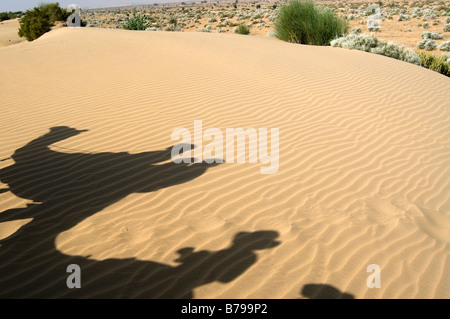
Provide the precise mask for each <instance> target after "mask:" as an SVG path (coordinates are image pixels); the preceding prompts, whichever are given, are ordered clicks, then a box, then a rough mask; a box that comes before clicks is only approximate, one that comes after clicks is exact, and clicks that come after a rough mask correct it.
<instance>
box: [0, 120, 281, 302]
mask: <svg viewBox="0 0 450 319" xmlns="http://www.w3.org/2000/svg"><path fill="white" fill-rule="evenodd" d="M81 132H83V131H80V130H76V129H73V128H69V127H52V128H51V129H50V132H48V133H47V134H45V135H42V136H40V137H38V138H36V139H34V140H32V141H31V142H29V143H28V144H27V145H25V146H24V147H22V148H19V149H17V150H16V151H15V152H14V154H13V155H12V159H13V160H14V161H15V164H13V165H12V166H9V167H6V168H4V169H1V170H0V180H1V181H2V182H3V183H5V184H7V185H8V187H9V189H8V190H9V191H11V192H12V193H13V194H15V195H17V196H19V197H21V198H26V199H31V200H33V201H34V202H36V204H35V203H33V204H29V205H28V206H27V207H25V208H17V209H10V210H6V211H4V212H1V213H0V222H5V221H12V220H18V219H25V218H32V221H30V222H29V223H28V224H26V225H24V226H22V227H21V228H20V229H19V230H18V231H16V232H15V233H14V234H12V235H11V236H9V237H7V238H5V239H2V240H0V245H1V246H0V297H8V298H29V297H33V298H64V297H66V298H192V297H193V289H194V288H196V287H199V286H201V285H204V284H207V283H211V282H214V281H219V282H230V281H232V280H234V279H235V278H236V277H238V276H239V275H241V274H242V273H244V272H245V271H246V270H247V269H248V268H249V267H250V266H251V265H252V264H253V263H255V262H256V260H257V255H256V254H255V252H254V251H255V250H261V249H267V248H271V247H275V246H276V245H278V244H279V243H278V242H277V241H276V240H275V239H276V238H277V237H278V233H277V232H275V231H257V232H248V233H247V232H241V233H238V234H236V235H235V237H234V240H233V242H232V243H231V245H230V246H229V248H226V249H223V250H220V251H216V252H210V251H199V252H195V250H194V248H192V247H185V248H181V249H180V250H178V253H179V254H180V257H179V258H178V259H177V260H176V261H177V262H179V263H180V265H178V266H176V267H173V266H170V265H166V264H161V263H158V262H153V261H140V260H136V259H134V258H126V259H107V260H104V261H96V260H92V259H88V258H85V257H80V256H68V255H65V254H62V253H60V252H59V251H58V250H57V249H56V247H55V238H56V237H57V235H58V234H60V233H61V232H64V231H66V230H68V229H70V228H72V227H74V226H75V225H77V224H78V223H80V222H81V221H83V220H84V219H85V218H87V217H89V216H91V215H93V214H95V213H96V212H99V211H100V210H102V209H104V208H105V207H107V206H109V205H112V204H114V203H116V202H117V201H119V200H121V199H123V198H125V197H126V196H128V195H130V194H132V193H148V192H153V191H156V190H158V189H161V188H165V187H170V186H173V185H177V184H181V183H186V182H188V181H190V180H192V179H194V178H196V177H199V176H201V175H202V174H204V173H205V172H206V170H207V169H208V168H211V167H212V166H213V165H211V164H206V163H198V164H197V163H196V164H185V163H180V164H174V163H173V162H171V161H169V162H167V163H163V164H158V165H156V164H157V163H162V162H164V161H167V160H169V159H170V158H171V148H167V149H165V150H162V151H154V152H144V153H139V154H129V153H97V154H89V153H61V152H57V151H53V150H51V149H50V148H49V146H50V145H52V144H54V143H56V142H59V141H61V140H64V139H67V138H69V137H72V136H75V135H77V134H80V133H81ZM5 191H6V190H5ZM2 192H3V190H2ZM158 248H160V247H158ZM70 264H77V265H79V266H80V269H81V288H80V289H69V288H68V287H67V285H66V280H67V278H68V276H69V275H70V273H67V272H66V269H67V266H68V265H70Z"/></svg>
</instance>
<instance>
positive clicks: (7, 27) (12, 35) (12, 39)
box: [0, 19, 26, 47]
mask: <svg viewBox="0 0 450 319" xmlns="http://www.w3.org/2000/svg"><path fill="white" fill-rule="evenodd" d="M19 27H20V24H19V19H13V20H6V21H2V22H0V47H3V46H6V45H10V44H16V43H20V42H23V41H26V40H25V38H21V37H19V35H18V34H17V32H18V31H19Z"/></svg>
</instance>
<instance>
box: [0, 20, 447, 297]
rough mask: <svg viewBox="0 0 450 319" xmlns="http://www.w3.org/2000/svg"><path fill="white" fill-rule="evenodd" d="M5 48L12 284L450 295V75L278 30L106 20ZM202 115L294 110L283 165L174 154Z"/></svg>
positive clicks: (2, 151)
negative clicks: (178, 29) (272, 167)
mask: <svg viewBox="0 0 450 319" xmlns="http://www.w3.org/2000/svg"><path fill="white" fill-rule="evenodd" d="M0 60H1V61H4V63H2V76H1V77H0V87H1V88H2V103H1V106H0V108H1V114H2V116H1V117H0V125H1V127H2V139H1V140H0V159H1V162H0V180H1V182H2V184H0V189H1V191H0V212H1V213H0V245H1V246H0V274H1V277H0V295H1V296H3V297H5V296H7V297H55V298H56V297H85V298H89V297H120V298H133V297H151V298H157V297H170V298H172V297H173V298H180V297H185V298H188V297H189V298H315V297H322V298H323V297H336V298H398V297H401V298H449V297H450V292H449V291H450V278H449V276H447V274H448V273H449V272H450V268H449V267H450V254H449V253H450V228H449V227H450V185H449V181H450V169H449V168H450V126H449V123H450V113H449V107H450V102H449V92H450V80H449V79H448V78H446V77H444V76H442V75H440V74H438V73H436V72H433V71H430V70H427V69H423V68H420V67H417V66H415V65H411V64H407V63H403V62H400V61H397V60H394V59H390V58H387V57H383V56H378V55H373V54H368V53H364V52H360V51H349V50H345V49H338V48H331V47H314V46H303V45H294V44H288V43H284V42H281V41H278V40H276V39H270V38H261V37H252V36H239V35H227V34H207V33H168V32H134V31H125V30H109V29H97V28H92V29H91V28H83V29H67V28H63V29H57V30H54V31H52V32H50V33H47V34H45V35H44V36H42V37H41V38H40V39H38V40H36V41H34V42H31V43H19V44H16V45H13V46H6V47H3V48H0ZM5 61H7V62H5ZM194 120H202V122H203V128H204V129H207V128H212V127H214V128H219V129H220V130H222V131H225V129H226V128H244V129H245V128H279V132H280V137H279V163H280V164H279V170H278V172H277V173H275V174H269V175H264V174H260V167H261V166H262V165H264V164H261V163H259V162H258V163H256V164H255V163H248V162H247V163H240V164H238V163H235V164H230V163H224V164H220V165H208V164H205V163H194V164H189V165H188V164H179V165H176V164H173V163H172V162H171V161H170V150H171V147H172V146H173V145H174V144H176V141H172V140H171V133H172V131H173V130H174V129H175V128H177V127H185V128H187V129H189V130H190V131H192V132H193V125H194ZM205 144H206V143H204V145H203V146H205ZM69 264H78V265H80V267H81V273H82V277H81V278H82V288H81V289H69V288H67V286H66V278H67V277H68V275H69V274H68V273H67V272H66V267H67V266H68V265H69ZM370 264H377V265H379V267H380V270H381V287H380V288H368V286H367V284H366V283H367V278H368V276H369V275H370V273H368V272H367V267H368V265H370Z"/></svg>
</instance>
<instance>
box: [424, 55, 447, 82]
mask: <svg viewBox="0 0 450 319" xmlns="http://www.w3.org/2000/svg"><path fill="white" fill-rule="evenodd" d="M419 59H420V66H423V67H424V68H427V69H430V70H433V71H436V72H439V73H441V74H443V75H446V76H448V77H450V65H449V64H448V63H447V61H446V60H447V58H446V57H445V56H441V57H435V56H434V55H433V54H430V53H425V52H421V53H420V54H419Z"/></svg>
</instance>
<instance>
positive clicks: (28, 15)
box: [19, 2, 70, 41]
mask: <svg viewBox="0 0 450 319" xmlns="http://www.w3.org/2000/svg"><path fill="white" fill-rule="evenodd" d="M69 15H70V14H69V13H68V12H67V11H66V10H65V9H61V8H60V7H59V4H58V3H57V2H56V3H48V4H41V5H40V6H39V7H35V8H34V9H33V10H27V12H25V15H24V16H23V17H22V18H21V19H20V28H19V36H20V37H25V38H26V39H27V40H28V41H33V40H35V39H37V38H39V37H40V36H41V35H43V34H44V33H46V32H48V31H50V29H51V27H52V26H53V25H54V23H55V22H56V21H65V20H67V18H68V17H69Z"/></svg>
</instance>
